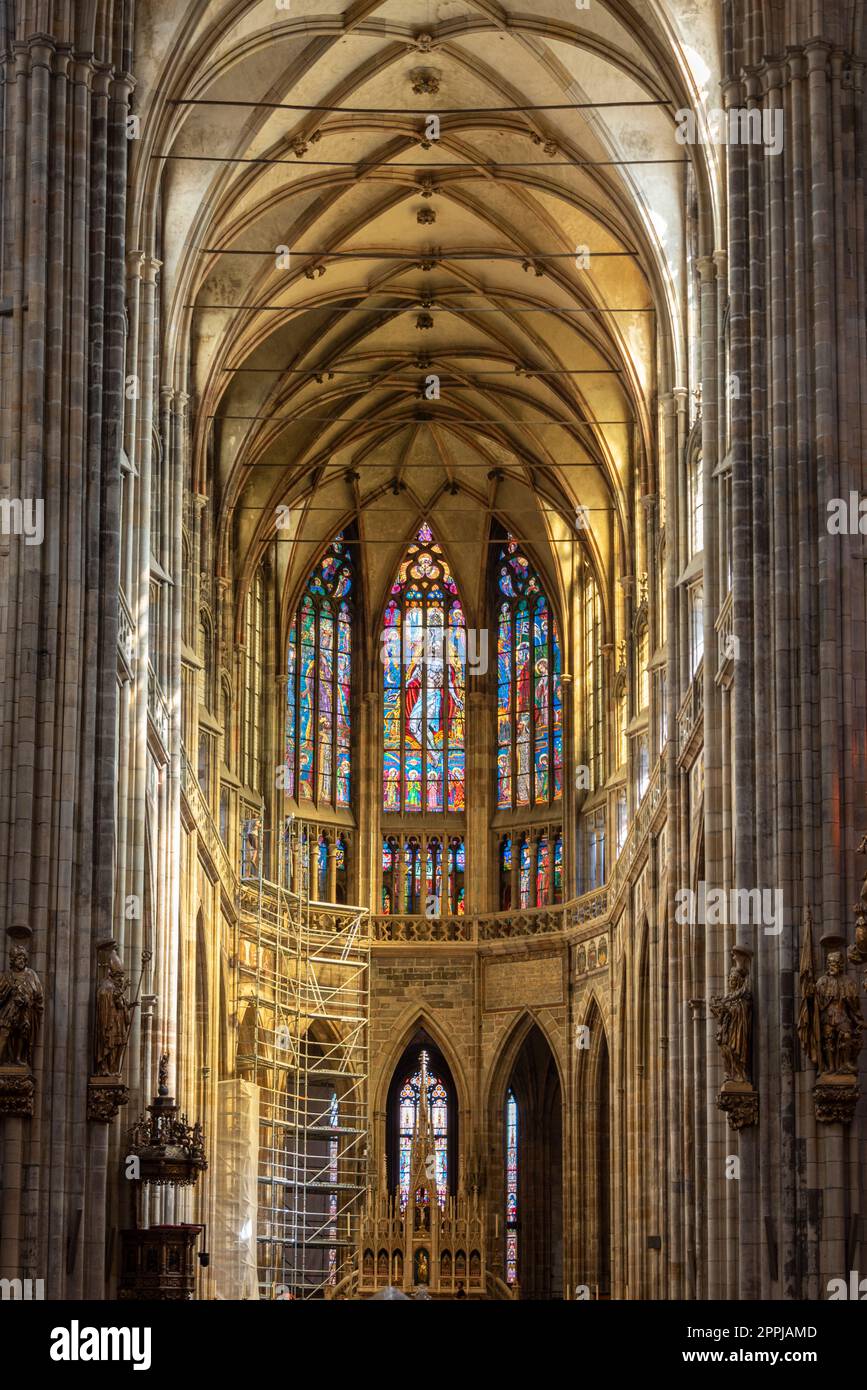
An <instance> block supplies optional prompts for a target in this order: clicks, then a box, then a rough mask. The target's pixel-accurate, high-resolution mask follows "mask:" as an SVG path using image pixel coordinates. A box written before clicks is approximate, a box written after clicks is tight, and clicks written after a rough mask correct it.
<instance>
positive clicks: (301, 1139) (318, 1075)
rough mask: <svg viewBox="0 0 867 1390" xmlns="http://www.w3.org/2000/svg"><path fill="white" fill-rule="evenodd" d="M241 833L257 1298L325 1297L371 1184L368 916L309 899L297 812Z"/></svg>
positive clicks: (339, 1273) (353, 1239) (241, 1013)
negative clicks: (270, 870)
mask: <svg viewBox="0 0 867 1390" xmlns="http://www.w3.org/2000/svg"><path fill="white" fill-rule="evenodd" d="M243 838H244V845H243V847H242V873H241V882H240V890H239V892H240V903H239V909H240V910H239V919H238V920H239V942H238V947H239V949H238V951H237V953H236V960H237V963H238V967H237V969H238V978H237V993H236V998H237V1001H238V1014H237V1017H238V1030H239V1031H238V1049H237V1070H238V1075H239V1076H246V1077H248V1078H249V1079H251V1080H255V1081H256V1083H257V1085H258V1090H259V1167H258V1184H257V1190H258V1216H257V1249H258V1267H259V1296H260V1298H279V1297H294V1298H305V1299H308V1298H317V1297H323V1296H324V1295H325V1292H326V1289H327V1288H328V1287H329V1285H330V1286H332V1287H333V1286H335V1285H336V1284H337V1283H339V1282H340V1281H341V1280H342V1279H343V1278H344V1277H345V1276H346V1275H347V1274H349V1273H350V1272H351V1270H352V1268H353V1264H354V1257H355V1252H356V1250H357V1247H358V1230H357V1224H358V1217H359V1213H360V1208H361V1199H362V1197H363V1195H364V1191H365V1187H366V1181H367V1083H368V1070H369V1018H370V1008H369V980H370V916H369V912H368V911H367V910H366V909H364V908H360V907H350V906H346V905H343V904H334V903H320V902H316V901H312V900H311V897H310V880H311V868H312V864H311V861H312V860H313V855H314V851H315V848H316V841H315V839H314V838H313V835H312V831H309V829H308V827H307V826H306V825H305V824H304V823H303V822H300V821H298V820H295V819H294V818H290V820H289V821H287V823H286V825H285V826H284V827H283V829H282V831H281V837H280V839H281V843H280V845H279V846H273V845H272V846H269V845H268V835H267V832H266V833H264V834H263V833H262V832H261V829H260V828H257V829H256V830H255V831H254V832H253V833H252V835H251V832H250V823H249V822H248V823H246V824H245V827H244V831H243ZM251 844H252V845H253V847H254V852H253V853H252V854H251V853H250V846H251ZM269 848H270V849H271V850H272V851H273V850H277V853H276V854H273V853H272V854H269V853H267V851H268V850H269ZM266 862H271V863H272V864H273V863H276V868H277V874H276V880H270V879H267V878H266V877H265V875H264V866H265V863H266Z"/></svg>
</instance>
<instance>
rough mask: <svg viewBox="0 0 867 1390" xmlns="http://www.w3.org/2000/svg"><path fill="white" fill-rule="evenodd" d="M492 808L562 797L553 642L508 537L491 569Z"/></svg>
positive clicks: (549, 617)
mask: <svg viewBox="0 0 867 1390" xmlns="http://www.w3.org/2000/svg"><path fill="white" fill-rule="evenodd" d="M497 588H498V591H499V600H498V606H497V805H498V807H500V808H501V809H503V808H506V809H511V808H513V807H520V806H547V805H549V804H550V803H551V802H552V801H559V800H560V798H561V797H562V795H563V690H562V680H561V671H562V658H561V654H560V635H559V632H558V628H557V621H556V619H555V617H554V615H553V613H552V612H551V608H550V605H549V603H548V600H547V598H546V597H545V594H544V591H543V589H542V585H541V582H540V580H539V577H538V575H537V574H536V573H535V571H534V570H533V569H532V567H531V565H530V562H529V560H528V559H527V558H526V556H525V555H523V554H522V552H521V549H520V547H519V545H518V543H517V541H515V540H513V539H512V537H511V536H510V537H509V538H508V539H507V541H506V544H505V545H504V547H503V549H502V550H501V552H500V556H499V560H498V562H497Z"/></svg>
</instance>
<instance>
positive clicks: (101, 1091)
mask: <svg viewBox="0 0 867 1390" xmlns="http://www.w3.org/2000/svg"><path fill="white" fill-rule="evenodd" d="M96 949H97V953H98V955H99V956H100V957H101V959H102V962H103V965H104V970H105V973H104V975H103V978H102V981H101V982H100V985H99V989H98V990H97V995H96V1026H95V1030H94V1049H93V1050H94V1070H93V1075H92V1076H91V1077H90V1079H89V1080H88V1083H87V1118H88V1119H89V1120H99V1121H102V1122H103V1123H108V1121H109V1120H113V1119H114V1117H115V1115H116V1114H117V1112H118V1110H119V1109H120V1107H121V1106H122V1105H126V1104H128V1102H129V1088H128V1087H127V1086H125V1085H124V1083H123V1080H122V1077H121V1069H122V1067H123V1059H124V1055H125V1053H126V1048H127V1043H128V1042H129V1035H130V1030H131V1028H132V1018H133V1011H134V1010H135V1009H136V1008H137V1007H138V1001H137V1000H134V1001H133V1002H132V1003H130V1001H129V1000H128V999H127V990H128V988H129V981H128V979H127V974H126V971H125V970H124V968H123V961H122V960H121V958H120V956H119V955H118V953H117V942H116V941H114V940H113V939H111V938H109V939H108V940H107V941H101V942H99V943H98V945H97V948H96ZM150 959H151V953H150V951H145V952H143V953H142V974H144V967H145V965H146V964H147V962H148V961H149V960H150ZM139 987H141V980H139Z"/></svg>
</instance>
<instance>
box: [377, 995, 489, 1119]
mask: <svg viewBox="0 0 867 1390" xmlns="http://www.w3.org/2000/svg"><path fill="white" fill-rule="evenodd" d="M390 1031H391V1036H392V1038H393V1039H394V1041H393V1042H392V1044H391V1047H390V1049H389V1051H388V1052H387V1053H386V1055H385V1057H384V1058H383V1061H382V1067H381V1069H380V1072H379V1077H378V1079H377V1082H376V1088H375V1092H374V1095H373V1107H374V1112H375V1113H376V1114H377V1115H383V1114H384V1113H385V1107H386V1101H387V1096H388V1089H389V1086H390V1085H391V1080H392V1077H393V1076H394V1073H395V1071H396V1069H397V1066H398V1063H399V1062H400V1059H401V1057H402V1056H403V1053H404V1052H405V1051H406V1049H407V1047H408V1046H409V1044H410V1043H411V1042H412V1039H413V1037H414V1036H415V1035H416V1033H419V1032H422V1033H426V1034H427V1036H428V1037H429V1038H430V1039H431V1041H432V1042H433V1044H434V1046H435V1047H436V1048H437V1049H438V1051H439V1052H440V1053H441V1054H442V1056H443V1057H444V1058H445V1061H446V1064H447V1066H448V1068H449V1071H450V1073H451V1076H452V1079H453V1081H454V1083H455V1092H456V1095H457V1101H458V1107H459V1110H460V1113H461V1114H462V1115H463V1114H464V1113H465V1112H466V1111H467V1109H468V1107H469V1102H470V1088H469V1083H468V1080H467V1075H466V1071H465V1069H464V1067H463V1064H462V1063H461V1059H460V1057H459V1055H458V1053H457V1051H456V1050H455V1048H454V1046H453V1043H452V1041H451V1040H450V1038H449V1036H448V1034H447V1033H446V1031H445V1029H444V1028H442V1027H441V1026H440V1025H439V1023H437V1021H436V1019H435V1018H434V1017H433V1016H432V1015H431V1014H430V1013H428V1012H427V1010H425V1009H419V1007H418V1005H417V1004H410V1005H409V1006H408V1007H407V1008H406V1009H404V1011H403V1012H402V1013H401V1014H399V1015H398V1017H397V1019H396V1020H395V1022H394V1024H393V1026H392V1028H391V1030H390Z"/></svg>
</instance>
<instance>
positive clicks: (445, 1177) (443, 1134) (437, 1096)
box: [385, 1028, 459, 1203]
mask: <svg viewBox="0 0 867 1390" xmlns="http://www.w3.org/2000/svg"><path fill="white" fill-rule="evenodd" d="M422 1052H425V1053H427V1074H428V1078H429V1103H430V1106H431V1113H432V1119H433V1121H434V1131H435V1139H436V1140H437V1143H436V1147H437V1175H436V1176H437V1191H438V1197H439V1200H440V1202H441V1203H442V1201H443V1199H444V1198H445V1197H447V1196H448V1197H452V1196H454V1195H455V1194H456V1192H457V1177H458V1152H459V1150H458V1101H457V1088H456V1087H455V1082H454V1077H453V1076H452V1072H451V1068H450V1067H449V1064H448V1062H447V1061H446V1059H445V1057H444V1056H443V1054H442V1052H441V1051H440V1049H439V1048H438V1047H437V1045H436V1043H435V1042H434V1041H433V1039H432V1038H431V1037H430V1035H429V1034H428V1033H427V1032H426V1031H425V1029H424V1028H418V1029H417V1030H416V1032H415V1033H413V1035H412V1038H411V1039H410V1041H409V1042H408V1043H407V1045H406V1047H405V1048H404V1050H403V1052H402V1053H401V1055H400V1060H399V1061H398V1064H397V1066H396V1067H395V1069H394V1072H393V1074H392V1078H391V1083H390V1085H389V1088H388V1098H387V1102H386V1121H385V1142H386V1168H387V1179H388V1191H389V1192H391V1193H394V1194H398V1195H400V1194H401V1187H402V1185H403V1186H404V1187H405V1186H406V1171H405V1170H406V1156H405V1155H406V1154H408V1151H409V1145H408V1142H407V1141H408V1139H409V1138H411V1133H412V1128H413V1120H414V1112H415V1107H416V1105H417V1101H418V1096H417V1094H416V1092H417V1091H418V1081H417V1078H418V1076H419V1074H420V1063H421V1054H422ZM437 1087H440V1088H441V1091H440V1090H438V1089H437ZM437 1135H438V1136H439V1137H438V1138H437ZM402 1155H404V1157H403V1159H402Z"/></svg>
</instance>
